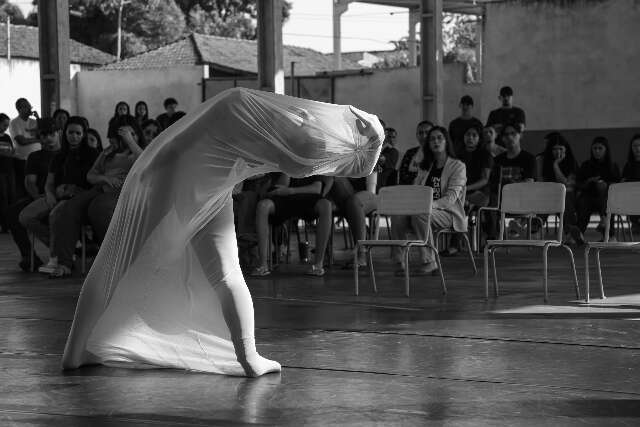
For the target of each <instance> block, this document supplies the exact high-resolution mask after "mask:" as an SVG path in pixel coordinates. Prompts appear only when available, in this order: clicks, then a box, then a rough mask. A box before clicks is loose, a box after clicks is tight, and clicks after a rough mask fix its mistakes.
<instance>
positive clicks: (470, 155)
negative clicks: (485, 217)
mask: <svg viewBox="0 0 640 427" xmlns="http://www.w3.org/2000/svg"><path fill="white" fill-rule="evenodd" d="M481 129H482V127H481V126H472V127H470V128H468V129H467V131H466V132H465V133H464V150H463V151H462V152H461V153H460V156H459V158H460V160H462V161H463V162H464V164H465V167H466V170H467V187H466V190H467V195H466V198H465V207H466V208H467V213H468V212H472V211H474V210H476V209H477V208H480V207H483V206H487V205H488V204H489V179H490V177H491V170H492V169H493V157H491V154H489V152H488V151H487V150H484V149H482V148H481V147H480V133H481Z"/></svg>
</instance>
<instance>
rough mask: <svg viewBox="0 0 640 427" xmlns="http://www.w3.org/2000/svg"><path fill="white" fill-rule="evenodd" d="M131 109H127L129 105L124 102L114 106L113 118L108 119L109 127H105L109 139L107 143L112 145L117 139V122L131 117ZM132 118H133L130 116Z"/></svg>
mask: <svg viewBox="0 0 640 427" xmlns="http://www.w3.org/2000/svg"><path fill="white" fill-rule="evenodd" d="M130 111H131V109H130V108H129V104H127V103H126V102H124V101H119V102H118V103H117V104H116V108H115V111H114V112H113V117H111V119H109V125H108V126H107V138H108V139H109V143H111V144H114V143H115V140H116V138H118V126H117V124H118V121H119V120H120V117H124V116H131V112H130ZM131 117H133V116H131Z"/></svg>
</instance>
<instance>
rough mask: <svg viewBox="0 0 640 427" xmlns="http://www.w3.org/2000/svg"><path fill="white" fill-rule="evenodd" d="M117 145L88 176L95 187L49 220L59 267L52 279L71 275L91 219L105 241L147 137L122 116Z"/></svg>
mask: <svg viewBox="0 0 640 427" xmlns="http://www.w3.org/2000/svg"><path fill="white" fill-rule="evenodd" d="M115 129H116V135H117V138H115V139H114V141H115V142H114V144H112V145H110V146H109V147H108V148H107V149H105V150H104V151H103V152H102V153H100V155H98V158H97V159H96V161H95V162H94V164H93V166H92V167H91V169H90V170H89V172H88V173H87V181H88V182H89V184H91V185H93V186H94V187H93V188H92V189H90V190H87V191H83V192H81V193H79V194H77V195H76V196H74V197H73V198H71V199H70V200H68V201H66V202H65V203H64V204H62V205H61V206H60V208H59V211H60V212H59V215H55V217H54V216H51V217H49V221H50V230H51V235H52V239H51V255H52V260H54V261H57V266H55V269H54V270H53V271H52V272H51V276H52V277H64V276H68V275H70V274H71V269H72V266H73V255H74V250H75V245H76V242H77V241H78V239H79V238H80V227H81V226H82V225H83V223H84V222H85V219H86V218H88V220H89V224H90V225H91V227H92V228H93V232H94V237H95V239H96V241H97V242H98V243H100V242H102V239H104V236H105V234H106V232H107V228H108V227H109V222H110V221H111V217H112V216H113V211H114V210H115V206H116V202H117V201H118V196H119V195H120V189H121V188H122V185H123V184H124V181H125V178H126V177H127V174H128V173H129V170H130V169H131V167H132V166H133V163H134V162H135V161H136V159H137V158H138V156H139V155H140V153H142V147H141V145H144V144H143V141H144V136H143V135H142V130H141V129H140V127H139V126H138V123H137V122H136V120H135V118H134V117H133V116H124V117H121V118H120V119H119V120H118V121H117V122H116V127H115Z"/></svg>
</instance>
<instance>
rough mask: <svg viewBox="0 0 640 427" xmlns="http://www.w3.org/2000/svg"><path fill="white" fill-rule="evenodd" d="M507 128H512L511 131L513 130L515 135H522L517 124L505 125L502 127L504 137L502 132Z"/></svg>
mask: <svg viewBox="0 0 640 427" xmlns="http://www.w3.org/2000/svg"><path fill="white" fill-rule="evenodd" d="M507 128H513V130H515V131H516V133H519V134H522V128H521V127H520V123H518V122H509V123H505V124H504V126H503V127H502V134H503V135H504V132H505V131H506V130H507Z"/></svg>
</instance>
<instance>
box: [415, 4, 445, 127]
mask: <svg viewBox="0 0 640 427" xmlns="http://www.w3.org/2000/svg"><path fill="white" fill-rule="evenodd" d="M442 56H443V53H442V0H422V18H421V26H420V78H421V88H422V118H423V119H424V120H431V121H433V122H434V123H438V124H440V125H441V124H442V123H443V122H442V120H443V115H444V114H443V102H442Z"/></svg>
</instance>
